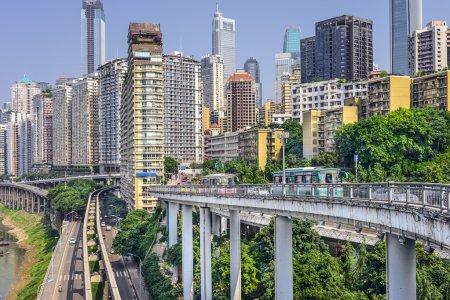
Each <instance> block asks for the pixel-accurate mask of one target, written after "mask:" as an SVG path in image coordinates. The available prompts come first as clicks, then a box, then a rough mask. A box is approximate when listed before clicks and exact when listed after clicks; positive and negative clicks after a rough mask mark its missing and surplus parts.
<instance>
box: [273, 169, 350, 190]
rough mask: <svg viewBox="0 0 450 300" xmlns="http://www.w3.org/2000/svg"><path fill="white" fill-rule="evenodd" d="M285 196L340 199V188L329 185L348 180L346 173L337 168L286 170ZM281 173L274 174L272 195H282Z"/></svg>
mask: <svg viewBox="0 0 450 300" xmlns="http://www.w3.org/2000/svg"><path fill="white" fill-rule="evenodd" d="M285 173H286V184H287V186H286V187H285V194H286V195H302V196H315V197H328V196H331V195H333V196H334V197H336V198H342V197H343V196H344V191H343V188H342V186H339V185H330V184H339V183H342V179H343V178H344V179H345V178H348V174H347V173H346V172H342V171H341V169H338V168H320V167H305V168H295V169H286V170H285ZM282 183H283V171H279V172H275V173H274V187H273V189H272V193H274V194H278V193H280V194H281V193H282V186H281V185H282Z"/></svg>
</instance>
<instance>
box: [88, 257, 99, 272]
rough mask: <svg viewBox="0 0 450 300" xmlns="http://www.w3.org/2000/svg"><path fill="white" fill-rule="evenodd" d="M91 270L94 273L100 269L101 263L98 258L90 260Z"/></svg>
mask: <svg viewBox="0 0 450 300" xmlns="http://www.w3.org/2000/svg"><path fill="white" fill-rule="evenodd" d="M89 270H90V272H91V274H92V273H94V272H98V271H99V270H100V264H99V261H98V260H95V261H90V262H89Z"/></svg>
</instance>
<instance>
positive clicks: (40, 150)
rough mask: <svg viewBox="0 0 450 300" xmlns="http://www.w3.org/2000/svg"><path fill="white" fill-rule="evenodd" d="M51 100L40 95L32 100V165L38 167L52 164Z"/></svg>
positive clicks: (48, 94) (44, 95) (47, 96)
mask: <svg viewBox="0 0 450 300" xmlns="http://www.w3.org/2000/svg"><path fill="white" fill-rule="evenodd" d="M52 104H53V103H52V98H51V94H50V93H41V94H39V95H36V96H34V98H33V116H34V117H33V120H32V123H31V129H32V136H31V139H32V165H33V167H38V166H39V165H43V164H51V163H52V153H53V152H52V122H53V121H52V115H53V109H52Z"/></svg>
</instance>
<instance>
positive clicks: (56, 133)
mask: <svg viewBox="0 0 450 300" xmlns="http://www.w3.org/2000/svg"><path fill="white" fill-rule="evenodd" d="M72 84H73V82H66V83H65V84H64V85H61V86H58V87H57V88H56V89H54V90H53V91H52V102H53V104H52V105H53V119H52V148H53V151H52V152H53V165H54V166H58V167H67V166H70V165H71V164H72Z"/></svg>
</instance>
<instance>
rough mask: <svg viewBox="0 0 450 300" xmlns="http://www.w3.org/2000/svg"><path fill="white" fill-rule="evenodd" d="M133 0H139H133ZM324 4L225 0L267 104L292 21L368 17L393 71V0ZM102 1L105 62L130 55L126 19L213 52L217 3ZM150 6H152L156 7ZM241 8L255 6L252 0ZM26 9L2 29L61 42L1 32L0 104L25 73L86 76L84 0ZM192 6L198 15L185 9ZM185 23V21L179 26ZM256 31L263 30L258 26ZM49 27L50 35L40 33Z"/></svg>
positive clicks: (379, 59) (440, 6)
mask: <svg viewBox="0 0 450 300" xmlns="http://www.w3.org/2000/svg"><path fill="white" fill-rule="evenodd" d="M135 2H141V1H138V0H135ZM323 2H324V1H317V2H315V3H310V4H308V7H309V8H310V9H308V10H302V11H301V12H300V13H298V12H297V11H298V10H295V9H292V10H291V11H292V12H290V11H285V10H282V8H281V7H278V5H275V4H273V3H260V4H259V5H260V8H261V9H260V11H259V12H258V14H259V17H257V18H256V15H255V13H256V12H254V13H253V12H252V13H250V15H249V14H248V13H246V12H245V9H242V7H241V6H238V5H237V2H234V1H230V2H227V3H220V11H221V12H223V14H224V15H225V16H227V17H229V18H233V19H235V20H236V45H237V48H236V53H237V56H236V67H237V68H239V67H241V66H243V64H244V62H245V60H246V59H247V58H248V57H250V56H253V57H255V58H256V59H257V60H258V61H259V62H260V68H261V79H262V80H261V82H262V83H263V85H265V86H266V87H268V88H266V89H265V90H264V101H265V100H266V99H267V98H272V99H273V98H274V95H275V90H274V89H273V88H271V87H273V86H274V83H273V78H274V73H275V67H274V65H273V55H274V54H275V53H278V52H281V51H282V47H281V46H282V42H283V38H284V31H285V29H286V28H287V27H289V25H291V24H296V25H298V26H299V27H300V29H301V30H302V33H303V34H302V35H303V37H308V36H311V35H313V34H314V27H315V22H318V21H320V20H324V19H326V18H330V17H335V16H339V15H342V14H344V13H345V14H350V15H355V16H359V17H363V18H369V19H371V20H373V21H374V46H375V54H374V61H375V62H376V63H377V64H379V65H380V68H381V69H387V70H389V62H390V59H389V47H388V45H386V42H383V41H386V40H388V39H389V3H388V1H386V3H385V4H384V5H383V6H382V7H381V8H380V5H379V4H378V5H377V3H358V1H348V3H346V4H343V3H339V4H337V3H333V4H329V5H327V7H326V8H323ZM283 3H290V5H291V6H292V7H293V8H295V7H296V6H298V7H299V8H300V6H301V5H300V4H297V3H294V2H293V1H284V2H283ZM103 5H104V8H105V13H106V14H107V15H108V29H107V33H106V36H107V43H108V44H107V54H106V59H107V60H110V59H112V58H116V57H125V56H126V48H127V46H126V30H127V24H128V22H131V21H136V20H137V21H145V22H160V23H161V28H162V32H163V33H164V35H165V37H166V39H165V40H166V43H165V46H164V49H165V50H164V51H165V53H169V52H171V51H173V50H183V52H184V53H185V54H186V55H191V54H193V55H194V56H195V58H196V59H198V60H199V59H200V58H201V56H202V55H205V54H209V52H210V51H211V49H210V48H211V46H210V45H211V17H212V16H213V14H214V10H215V2H211V3H209V4H208V5H205V3H180V5H179V6H178V8H179V9H177V10H176V11H174V10H173V9H169V8H170V6H169V4H161V5H160V9H159V11H161V13H158V14H155V15H154V16H151V15H149V14H148V11H149V10H146V9H140V10H139V11H135V10H133V9H131V7H130V8H129V9H128V8H126V7H123V5H122V6H121V5H120V4H119V3H114V2H112V1H108V0H106V1H103ZM140 5H141V7H144V8H145V6H146V4H145V3H143V2H142V3H140ZM148 5H149V7H150V4H148ZM243 5H249V6H250V4H243ZM280 6H281V5H280ZM319 8H320V9H319ZM16 9H19V6H18V4H17V3H12V2H8V3H7V4H6V9H5V11H14V10H16ZM20 9H21V11H23V15H24V18H21V20H15V19H14V18H13V17H12V16H11V17H10V16H8V15H6V16H5V17H4V18H2V19H1V21H0V25H3V26H4V27H6V26H8V27H9V26H17V27H18V28H21V29H22V28H23V30H25V28H26V29H28V30H31V32H38V33H39V34H37V35H36V37H32V38H31V39H32V41H34V39H37V40H36V41H35V43H36V44H37V45H43V44H45V45H50V41H51V40H52V39H54V37H55V36H58V37H59V39H60V40H59V47H35V48H34V51H33V52H32V53H33V54H32V55H30V54H29V53H30V52H28V51H26V49H27V47H26V45H27V42H26V41H21V40H19V39H18V38H17V36H16V35H12V34H11V33H10V32H8V31H3V32H2V33H0V35H1V36H0V37H1V38H2V39H4V40H10V41H12V43H13V44H15V45H16V46H15V47H11V49H3V51H4V53H5V57H9V59H8V60H6V59H5V61H4V63H5V68H6V69H9V70H12V71H10V72H9V73H2V74H1V75H0V82H1V84H0V102H2V103H3V102H6V101H9V100H10V99H9V97H10V96H9V87H10V86H11V84H13V83H14V82H15V81H16V80H18V79H19V78H21V77H22V76H23V74H24V73H26V74H28V75H29V77H30V78H31V79H33V80H35V81H39V82H41V81H46V82H50V83H52V84H53V83H54V81H55V79H56V78H58V77H60V76H61V75H65V76H67V77H78V76H79V75H80V74H79V70H80V66H79V57H80V45H79V43H80V42H79V35H80V28H79V10H80V3H79V2H78V1H76V3H57V4H52V6H51V5H50V4H46V3H39V5H37V3H33V2H30V3H29V5H27V6H26V8H23V7H20ZM52 9H54V10H58V11H60V12H61V13H59V14H55V20H54V23H61V24H65V26H61V27H62V28H61V29H59V27H58V28H56V27H55V26H54V23H51V22H49V21H42V20H43V19H45V18H42V14H39V13H36V12H40V11H42V12H45V11H46V10H48V11H50V10H52ZM448 9H450V3H448V2H447V1H444V0H438V1H436V3H435V5H432V6H431V5H429V6H424V11H423V13H424V16H423V21H424V23H427V22H428V21H430V20H436V19H437V20H440V19H442V20H446V13H445V12H446V11H448ZM141 11H142V12H141ZM165 11H167V12H165ZM186 11H188V12H192V13H189V14H186ZM311 11H314V13H311ZM281 13H283V14H284V16H283V18H277V17H276V15H277V14H281ZM267 18H271V22H264V20H267ZM278 19H282V21H278ZM24 20H25V21H24ZM173 20H177V21H173ZM259 20H261V21H259ZM183 22H184V23H183ZM36 24H37V25H36ZM181 24H185V25H183V26H180V25H181ZM269 24H270V26H269ZM52 25H53V26H52ZM30 28H31V29H30ZM256 28H259V29H260V30H254V29H256ZM60 30H61V31H60ZM47 31H48V32H52V34H42V32H47ZM60 32H61V33H60ZM267 35H269V36H271V39H270V41H272V40H273V43H272V42H270V43H268V42H267ZM181 48H182V49H181ZM25 51H26V54H25ZM19 58H20V59H19ZM43 66H45V67H43Z"/></svg>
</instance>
